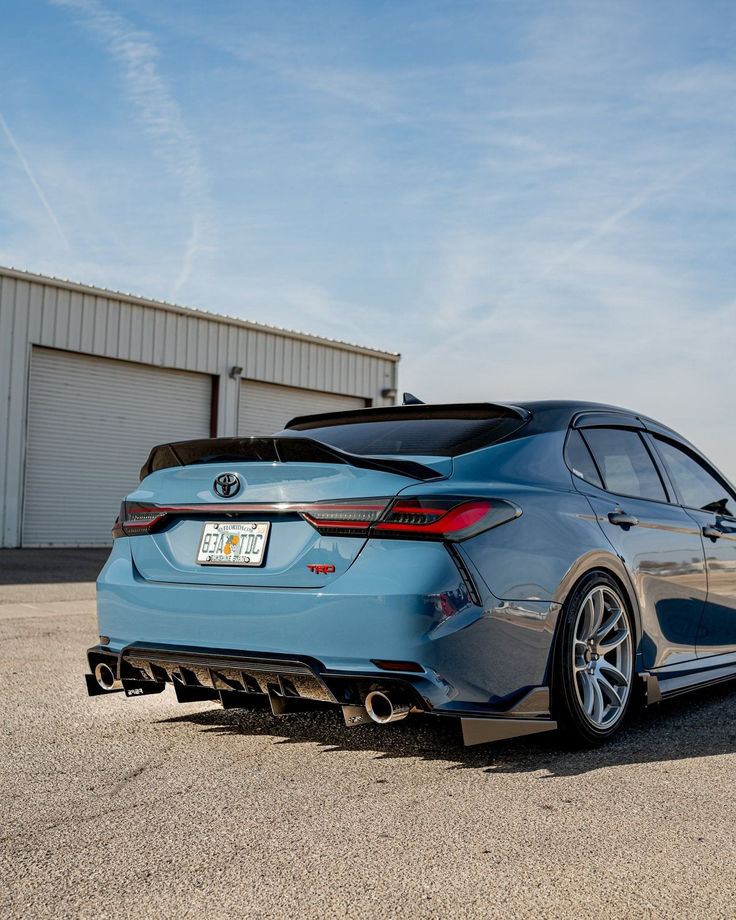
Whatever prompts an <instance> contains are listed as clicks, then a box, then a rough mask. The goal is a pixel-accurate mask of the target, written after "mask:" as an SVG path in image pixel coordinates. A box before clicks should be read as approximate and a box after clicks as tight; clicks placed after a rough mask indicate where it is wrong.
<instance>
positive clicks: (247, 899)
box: [0, 550, 736, 920]
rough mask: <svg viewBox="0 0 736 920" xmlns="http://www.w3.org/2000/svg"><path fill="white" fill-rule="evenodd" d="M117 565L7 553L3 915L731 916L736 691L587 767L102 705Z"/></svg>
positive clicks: (1, 570)
mask: <svg viewBox="0 0 736 920" xmlns="http://www.w3.org/2000/svg"><path fill="white" fill-rule="evenodd" d="M103 559H104V551H103V552H99V551H76V550H72V551H64V552H63V553H61V554H59V551H51V550H34V551H30V550H27V551H19V550H4V551H0V714H1V722H0V726H1V728H0V732H1V734H0V814H1V815H2V832H1V833H2V844H1V846H0V917H1V918H2V920H10V918H31V920H35V918H39V920H40V918H52V917H53V918H56V920H62V918H75V920H76V918H90V920H92V918H94V920H106V918H110V920H112V918H115V920H127V918H131V920H133V918H135V920H147V918H156V920H160V918H189V917H191V918H195V917H196V918H202V917H207V918H210V920H220V918H223V920H225V918H227V920H240V918H243V920H250V918H263V920H266V918H268V920H272V918H290V920H292V918H315V920H317V918H320V920H321V918H325V917H330V918H351V920H353V918H354V920H362V918H365V920H379V918H399V917H401V918H404V917H406V918H411V920H425V918H426V920H429V918H443V920H447V918H453V920H454V918H478V920H481V918H482V920H495V918H503V920H525V918H535V920H539V918H545V920H546V918H557V917H560V918H562V917H564V918H584V917H590V918H596V920H598V918H614V920H615V918H622V920H623V918H657V920H667V918H672V920H688V918H692V920H705V918H732V920H733V918H736V842H735V835H736V788H735V786H736V784H735V783H734V779H735V778H736V688H734V687H731V686H724V687H721V688H719V689H716V690H711V691H703V692H700V693H698V694H696V695H694V696H691V697H687V698H681V699H680V700H677V701H672V702H669V703H665V704H662V705H660V706H658V707H655V708H654V709H652V710H650V711H648V712H646V713H641V714H637V715H635V716H634V718H632V719H631V721H630V723H629V725H628V726H627V727H626V728H625V729H624V730H623V731H622V732H621V734H620V735H619V736H618V737H617V738H616V739H615V740H614V741H613V742H612V743H611V744H609V745H608V746H607V747H604V748H601V749H598V750H594V751H570V750H568V749H566V748H565V747H564V745H563V744H562V743H561V741H560V740H559V739H558V738H557V737H556V736H555V735H548V736H538V737H537V738H536V739H530V740H521V741H515V742H504V743H499V744H496V745H485V746H483V747H480V748H469V749H465V748H463V747H462V745H461V740H460V733H459V730H458V729H457V727H456V726H455V725H454V724H453V723H452V722H451V721H449V720H445V719H439V718H431V717H427V716H423V717H422V716H418V717H412V718H410V719H407V720H406V721H404V722H399V723H396V724H394V725H389V726H360V727H356V728H352V729H348V728H346V727H345V726H344V725H343V724H342V720H341V716H340V714H339V712H338V711H334V712H333V711H324V712H317V713H301V714H293V715H288V716H285V717H281V718H275V717H274V716H272V715H271V714H270V712H269V711H266V710H258V711H250V712H243V711H234V710H230V711H223V710H221V709H220V708H219V707H218V706H216V705H214V704H213V703H190V704H186V705H178V704H177V703H176V701H175V698H174V696H173V692H172V691H170V690H167V691H166V692H165V693H163V694H161V695H159V696H149V697H144V698H139V699H130V700H129V699H125V698H124V697H123V695H122V694H112V695H110V696H105V697H95V698H88V697H87V695H86V690H85V686H84V682H83V678H82V675H83V673H84V671H85V669H86V662H85V656H84V651H85V649H86V648H87V647H88V646H89V645H92V644H93V643H94V642H95V641H96V638H97V629H96V624H95V618H94V589H93V584H92V579H93V578H94V575H95V574H96V571H97V570H98V569H99V566H100V565H101V564H102V561H103ZM54 572H55V573H56V574H55V575H54V574H53V573H54Z"/></svg>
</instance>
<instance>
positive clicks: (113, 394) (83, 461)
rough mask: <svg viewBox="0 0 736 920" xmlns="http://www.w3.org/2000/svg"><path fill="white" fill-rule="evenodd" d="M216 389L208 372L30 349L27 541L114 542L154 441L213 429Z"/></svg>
mask: <svg viewBox="0 0 736 920" xmlns="http://www.w3.org/2000/svg"><path fill="white" fill-rule="evenodd" d="M211 393H212V378H211V377H210V376H208V375H206V374H197V373H191V372H189V371H175V370H167V369H164V368H160V367H151V366H149V365H145V364H134V363H130V362H127V361H116V360H112V359H109V358H93V357H90V356H88V355H80V354H76V353H74V352H65V351H56V350H52V349H48V348H35V347H34V349H33V354H32V358H31V382H30V395H29V406H28V442H27V443H28V447H27V454H26V476H25V490H24V495H23V545H24V546H48V545H55V546H98V545H104V544H107V543H110V542H111V537H110V529H111V527H112V524H113V522H114V520H115V517H116V516H117V513H118V510H119V508H120V500H121V498H122V497H123V496H124V495H125V494H126V493H127V492H130V491H132V490H133V489H134V488H135V487H136V485H137V484H138V472H139V470H140V468H141V466H142V465H143V461H144V460H145V459H146V456H147V455H148V451H149V450H150V448H151V446H152V445H154V444H159V443H162V442H164V441H171V440H181V439H185V438H197V437H208V436H209V432H210V407H211Z"/></svg>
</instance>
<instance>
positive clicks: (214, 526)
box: [197, 521, 271, 565]
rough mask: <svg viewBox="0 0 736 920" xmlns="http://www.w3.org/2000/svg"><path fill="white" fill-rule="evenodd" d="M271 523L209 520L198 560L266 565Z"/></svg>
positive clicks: (203, 534) (200, 545)
mask: <svg viewBox="0 0 736 920" xmlns="http://www.w3.org/2000/svg"><path fill="white" fill-rule="evenodd" d="M270 527H271V524H270V523H269V522H268V521H260V522H258V523H255V522H250V521H238V523H237V524H229V523H228V524H223V523H221V522H218V521H206V522H205V525H204V527H203V528H202V536H201V537H200V539H199V550H198V552H197V564H198V565H263V560H264V556H265V552H266V544H267V543H268V531H269V529H270Z"/></svg>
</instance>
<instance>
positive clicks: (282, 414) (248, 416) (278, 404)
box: [238, 380, 366, 437]
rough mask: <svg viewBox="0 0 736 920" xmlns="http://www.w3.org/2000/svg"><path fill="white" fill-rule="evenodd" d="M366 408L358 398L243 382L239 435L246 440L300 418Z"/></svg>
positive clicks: (270, 432)
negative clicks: (299, 416)
mask: <svg viewBox="0 0 736 920" xmlns="http://www.w3.org/2000/svg"><path fill="white" fill-rule="evenodd" d="M365 406H366V400H365V399H362V398H360V397H358V396H341V395H340V394H339V393H324V392H322V391H321V390H303V389H301V388H299V387H285V386H280V385H279V384H275V383H261V382H260V381H257V380H243V381H242V382H241V385H240V411H239V412H238V434H240V435H244V436H246V437H250V436H255V435H267V434H273V433H274V432H275V431H280V430H281V429H282V428H283V427H284V425H285V424H286V423H287V422H288V421H289V419H292V418H294V416H296V415H313V414H315V413H317V412H339V411H340V410H341V409H364V408H365Z"/></svg>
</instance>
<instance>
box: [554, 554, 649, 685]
mask: <svg viewBox="0 0 736 920" xmlns="http://www.w3.org/2000/svg"><path fill="white" fill-rule="evenodd" d="M592 572H603V573H604V574H606V575H608V576H609V577H610V578H612V579H613V580H614V581H615V582H616V583H617V585H618V586H619V588H620V589H621V592H622V594H623V596H624V600H626V601H627V602H628V604H629V610H630V612H631V615H632V618H633V621H634V639H635V642H634V649H635V652H634V672H635V673H638V672H639V670H640V668H639V657H640V656H639V643H640V642H641V637H642V635H643V626H642V619H641V608H640V605H639V599H638V597H637V595H636V591H635V590H634V585H633V582H632V580H631V576H630V574H629V571H628V569H627V568H626V566H625V565H624V563H623V562H622V561H621V559H620V558H619V557H618V556H614V555H613V554H612V553H608V552H605V551H601V550H595V551H593V552H590V553H586V554H585V555H584V556H581V557H580V558H579V559H578V560H577V561H576V562H575V564H574V565H572V566H571V567H570V568H569V569H568V570H567V572H566V573H565V577H564V578H563V579H562V581H561V582H560V584H559V585H558V588H557V591H556V592H555V597H554V601H555V603H558V604H559V605H560V609H562V607H563V606H564V604H565V601H566V600H567V598H568V597H569V596H570V594H571V593H572V592H573V591H574V590H575V588H576V587H577V585H578V584H579V583H580V582H581V581H582V580H583V578H586V577H587V576H588V575H590V574H591V573H592ZM560 621H561V617H558V618H557V623H556V624H555V635H554V638H553V642H552V647H553V648H554V647H555V646H556V645H557V637H558V634H559V630H560ZM551 657H552V656H550V664H551Z"/></svg>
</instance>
